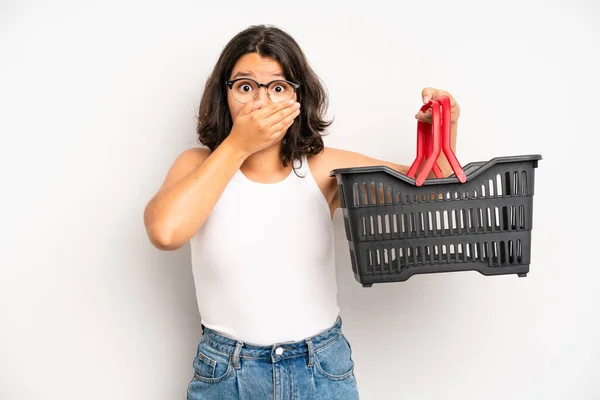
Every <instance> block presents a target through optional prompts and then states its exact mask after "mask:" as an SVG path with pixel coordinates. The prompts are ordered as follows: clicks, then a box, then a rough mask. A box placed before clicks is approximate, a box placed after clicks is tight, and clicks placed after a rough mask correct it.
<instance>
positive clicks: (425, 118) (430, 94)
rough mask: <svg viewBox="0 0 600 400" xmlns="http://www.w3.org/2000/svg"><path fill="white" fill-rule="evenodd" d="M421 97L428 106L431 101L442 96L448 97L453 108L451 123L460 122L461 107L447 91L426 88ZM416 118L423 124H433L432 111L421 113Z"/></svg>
mask: <svg viewBox="0 0 600 400" xmlns="http://www.w3.org/2000/svg"><path fill="white" fill-rule="evenodd" d="M421 96H422V98H423V104H427V103H429V102H430V101H431V100H435V99H438V98H440V97H442V96H446V97H448V99H449V100H450V106H451V107H452V117H451V121H452V122H455V121H456V120H458V117H459V116H460V107H459V106H458V103H457V102H456V100H455V99H454V96H452V95H451V94H450V93H448V92H447V91H445V90H440V89H436V88H432V87H426V88H424V89H423V90H422V91H421ZM415 118H416V119H418V120H419V121H422V122H429V123H431V110H427V112H426V113H423V112H421V111H419V112H418V113H417V114H416V115H415Z"/></svg>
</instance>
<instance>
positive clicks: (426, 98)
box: [423, 96, 429, 104]
mask: <svg viewBox="0 0 600 400" xmlns="http://www.w3.org/2000/svg"><path fill="white" fill-rule="evenodd" d="M427 103H429V96H425V97H423V104H427Z"/></svg>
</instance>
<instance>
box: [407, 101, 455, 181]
mask: <svg viewBox="0 0 600 400" xmlns="http://www.w3.org/2000/svg"><path fill="white" fill-rule="evenodd" d="M430 108H431V124H428V123H425V122H421V121H418V122H417V156H416V158H415V160H414V162H413V163H412V165H411V167H410V168H409V170H408V172H407V173H406V175H407V176H409V177H411V178H414V177H415V174H416V173H417V170H418V169H419V166H420V165H421V163H422V162H423V158H426V161H425V165H423V168H422V169H421V172H420V173H419V175H418V176H417V178H416V184H417V186H421V185H423V182H425V179H427V175H429V172H430V171H431V170H432V169H433V173H434V174H435V176H436V177H437V178H443V176H444V175H443V173H442V170H441V168H440V166H439V165H438V163H437V159H438V158H439V156H440V154H441V152H442V151H443V152H444V155H445V156H446V158H447V159H448V162H449V163H450V166H451V167H452V170H453V171H454V174H455V175H456V177H457V178H458V180H459V181H460V182H461V183H465V182H466V181H467V176H466V175H465V173H464V171H463V169H462V167H461V165H460V163H459V162H458V160H457V159H456V155H455V154H454V151H452V146H451V139H452V130H451V123H450V120H451V117H452V107H451V105H450V99H449V98H448V97H447V96H441V97H438V98H436V99H435V100H431V101H430V102H428V103H427V104H425V105H423V107H421V111H422V112H425V111H427V110H428V109H430Z"/></svg>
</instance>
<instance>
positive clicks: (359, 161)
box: [308, 147, 408, 210]
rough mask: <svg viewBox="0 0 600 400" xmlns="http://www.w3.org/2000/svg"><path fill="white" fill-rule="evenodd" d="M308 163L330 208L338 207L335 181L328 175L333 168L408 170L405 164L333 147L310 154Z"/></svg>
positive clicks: (403, 171)
mask: <svg viewBox="0 0 600 400" xmlns="http://www.w3.org/2000/svg"><path fill="white" fill-rule="evenodd" d="M308 164H309V167H310V169H311V173H312V174H313V176H314V178H315V180H316V181H317V184H318V185H319V187H320V188H321V190H322V191H323V193H324V194H325V196H326V198H327V200H328V201H329V204H330V206H331V207H332V210H335V209H336V208H338V207H339V198H338V197H337V194H338V190H337V182H336V180H335V178H334V177H331V176H330V173H331V171H333V170H334V169H340V168H356V167H370V166H376V165H385V166H388V167H390V168H392V169H394V170H396V171H399V172H402V173H405V172H406V171H408V166H407V165H402V164H397V163H395V162H390V161H385V160H380V159H377V158H373V157H369V156H366V155H364V154H361V153H358V152H355V151H350V150H342V149H338V148H333V147H325V149H324V150H323V151H322V152H321V153H319V154H317V155H314V156H311V157H310V158H309V162H308Z"/></svg>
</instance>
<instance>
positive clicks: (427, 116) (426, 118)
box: [415, 108, 432, 123]
mask: <svg viewBox="0 0 600 400" xmlns="http://www.w3.org/2000/svg"><path fill="white" fill-rule="evenodd" d="M415 118H416V119H418V120H419V121H421V122H427V123H431V120H432V119H431V108H430V109H429V110H427V111H426V112H423V111H419V112H418V113H416V114H415Z"/></svg>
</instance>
